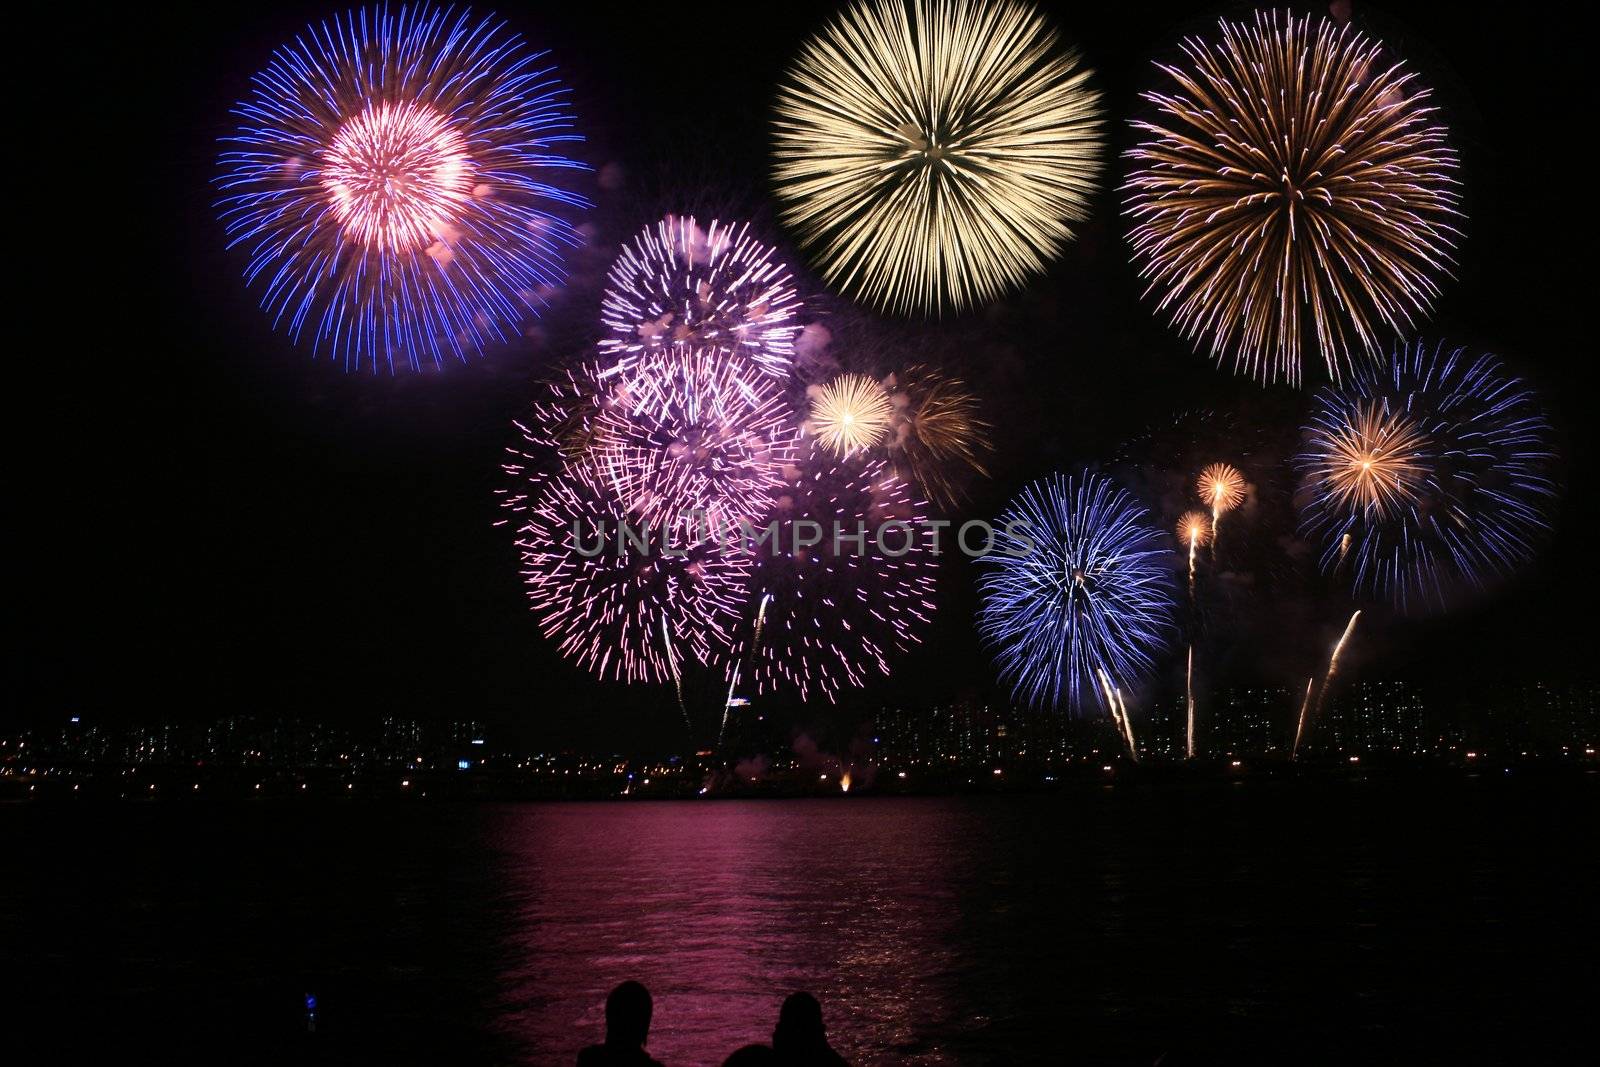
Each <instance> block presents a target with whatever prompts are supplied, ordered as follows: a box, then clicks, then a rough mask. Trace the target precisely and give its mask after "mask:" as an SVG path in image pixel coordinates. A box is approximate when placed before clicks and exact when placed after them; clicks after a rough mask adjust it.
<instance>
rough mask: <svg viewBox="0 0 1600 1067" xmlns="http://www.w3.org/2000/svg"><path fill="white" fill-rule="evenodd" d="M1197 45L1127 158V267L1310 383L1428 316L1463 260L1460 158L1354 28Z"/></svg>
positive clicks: (1238, 357) (1206, 331)
mask: <svg viewBox="0 0 1600 1067" xmlns="http://www.w3.org/2000/svg"><path fill="white" fill-rule="evenodd" d="M1220 25H1221V39H1220V40H1199V39H1193V38H1191V39H1189V40H1186V41H1185V42H1184V44H1183V51H1184V54H1185V62H1183V63H1181V64H1177V65H1174V66H1163V67H1162V68H1161V69H1162V70H1163V71H1164V72H1165V73H1166V74H1167V75H1168V76H1169V77H1170V79H1171V84H1170V85H1169V86H1168V87H1166V88H1165V89H1164V90H1163V91H1160V92H1150V93H1146V94H1144V99H1145V100H1146V101H1148V102H1149V103H1150V104H1152V105H1153V106H1154V108H1155V110H1156V115H1155V116H1154V117H1153V118H1152V119H1151V120H1149V121H1137V122H1135V123H1134V125H1135V126H1136V127H1137V128H1138V129H1139V130H1140V131H1141V132H1142V133H1143V134H1144V135H1146V139H1145V140H1143V141H1142V142H1141V143H1140V144H1138V145H1137V146H1136V147H1135V148H1134V149H1133V150H1132V151H1131V152H1130V153H1129V155H1130V156H1131V157H1132V159H1133V160H1134V161H1135V169H1134V170H1133V172H1132V175H1131V176H1130V178H1129V180H1128V182H1127V184H1126V185H1125V186H1124V187H1123V188H1124V189H1125V190H1126V191H1127V192H1128V194H1129V195H1128V201H1127V212H1128V215H1129V217H1130V218H1131V219H1132V221H1133V224H1134V225H1133V231H1132V236H1131V240H1132V244H1133V250H1134V260H1135V263H1136V264H1137V266H1138V268H1139V272H1140V274H1142V275H1143V276H1144V278H1145V279H1146V281H1147V282H1148V283H1149V287H1148V291H1149V292H1150V293H1152V294H1153V295H1154V297H1155V298H1156V299H1157V300H1158V301H1159V305H1160V307H1161V309H1162V310H1163V311H1164V312H1165V313H1167V314H1169V315H1170V316H1171V317H1172V319H1173V321H1174V323H1175V324H1176V325H1177V327H1178V329H1179V330H1180V332H1182V334H1183V335H1184V336H1185V337H1186V338H1188V339H1189V340H1190V341H1192V342H1194V343H1195V344H1197V345H1201V346H1203V347H1206V348H1209V349H1210V351H1211V353H1212V355H1214V356H1215V357H1216V358H1217V359H1218V360H1219V361H1221V360H1227V359H1231V360H1232V361H1233V363H1234V367H1235V369H1236V370H1237V371H1239V372H1240V373H1243V374H1248V375H1250V376H1252V377H1254V378H1257V379H1260V380H1262V381H1279V380H1282V381H1287V382H1289V383H1290V384H1299V382H1300V381H1301V378H1302V376H1303V373H1304V367H1303V365H1302V351H1303V348H1304V347H1305V346H1306V342H1308V341H1309V342H1311V344H1310V348H1311V350H1312V351H1314V352H1319V353H1321V355H1322V357H1323V360H1324V362H1325V363H1326V364H1327V369H1328V373H1329V375H1330V376H1331V377H1333V378H1335V379H1337V378H1338V377H1339V375H1340V374H1341V372H1343V371H1344V370H1347V369H1349V368H1350V367H1351V366H1353V365H1354V364H1355V363H1356V362H1357V357H1361V358H1363V359H1366V360H1370V359H1372V358H1373V357H1376V356H1377V355H1378V350H1379V347H1380V345H1381V344H1382V343H1383V342H1384V340H1385V339H1386V335H1387V334H1390V333H1394V332H1400V333H1407V332H1410V330H1411V328H1412V327H1413V326H1415V325H1416V323H1417V322H1418V321H1419V320H1421V319H1424V318H1426V317H1427V315H1428V314H1429V312H1430V311H1431V309H1432V306H1433V303H1434V301H1435V300H1436V299H1437V296H1438V292H1439V279H1440V278H1441V276H1444V275H1447V274H1448V273H1449V271H1450V268H1451V265H1452V263H1453V261H1454V249H1455V245H1456V241H1457V239H1458V236H1459V234H1458V231H1457V229H1456V223H1457V222H1458V220H1459V219H1460V217H1461V212H1460V210H1459V204H1460V195H1459V193H1458V192H1457V188H1458V181H1457V178H1456V171H1457V166H1458V164H1457V158H1456V154H1455V152H1454V151H1453V150H1452V149H1451V148H1450V147H1449V146H1448V145H1447V144H1446V140H1445V138H1446V131H1445V130H1444V129H1443V128H1442V127H1441V126H1439V125H1437V124H1436V123H1435V122H1434V121H1433V120H1434V108H1433V107H1431V106H1429V105H1428V103H1427V100H1428V95H1429V94H1428V92H1427V90H1424V89H1418V88H1417V87H1416V86H1414V85H1413V84H1412V83H1413V80H1414V78H1415V75H1414V74H1412V73H1411V72H1409V71H1407V70H1406V68H1405V66H1404V64H1402V63H1399V62H1396V61H1395V60H1394V59H1393V58H1392V57H1389V56H1386V55H1385V54H1384V48H1383V46H1382V45H1381V44H1379V43H1378V42H1376V41H1373V40H1370V39H1368V38H1367V37H1364V36H1363V35H1362V34H1360V33H1359V32H1357V31H1355V30H1352V29H1351V28H1350V27H1349V26H1348V25H1344V26H1339V25H1335V24H1334V23H1332V22H1329V21H1328V20H1326V19H1323V20H1320V21H1318V22H1316V23H1313V22H1312V21H1311V20H1310V19H1309V18H1304V19H1295V18H1293V17H1291V16H1286V15H1281V14H1279V13H1277V12H1272V13H1270V14H1269V13H1265V12H1261V13H1257V15H1256V16H1255V20H1254V22H1253V23H1236V22H1228V21H1226V20H1223V21H1222V22H1221V24H1220Z"/></svg>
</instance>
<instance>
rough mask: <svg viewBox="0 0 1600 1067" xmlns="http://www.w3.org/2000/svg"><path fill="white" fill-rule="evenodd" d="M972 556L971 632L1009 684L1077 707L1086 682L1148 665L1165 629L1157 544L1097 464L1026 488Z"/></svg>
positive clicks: (1167, 612) (1093, 686)
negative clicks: (975, 623)
mask: <svg viewBox="0 0 1600 1067" xmlns="http://www.w3.org/2000/svg"><path fill="white" fill-rule="evenodd" d="M995 526H996V537H995V551H993V552H991V553H989V554H988V555H986V556H984V557H982V558H981V559H980V560H979V563H980V565H981V566H983V567H985V568H986V573H985V574H984V576H983V577H982V579H981V581H980V587H981V589H982V592H983V606H982V608H981V610H980V614H979V631H980V632H981V633H982V635H983V638H984V640H985V641H986V642H987V643H988V644H989V645H990V647H991V648H992V649H993V650H994V651H995V654H996V656H997V658H998V659H999V662H1000V666H1001V672H1002V674H1003V675H1004V676H1005V677H1006V678H1007V679H1008V680H1009V681H1010V682H1011V685H1012V687H1013V690H1014V691H1015V692H1016V694H1017V695H1018V696H1019V697H1021V698H1022V699H1024V700H1025V701H1027V702H1028V703H1030V704H1034V705H1036V706H1058V705H1060V704H1063V703H1065V704H1067V705H1068V706H1070V707H1072V708H1074V709H1081V708H1082V707H1083V706H1084V703H1085V697H1086V696H1089V695H1091V694H1092V695H1093V696H1094V699H1096V700H1099V701H1101V702H1102V706H1104V707H1105V708H1106V709H1107V710H1108V711H1109V710H1111V703H1112V702H1111V700H1110V698H1109V697H1108V696H1107V695H1106V693H1105V692H1104V691H1103V690H1102V689H1101V687H1100V686H1099V685H1097V683H1096V678H1097V675H1098V674H1099V673H1101V672H1104V674H1105V676H1106V677H1107V678H1108V679H1115V680H1116V681H1118V682H1122V683H1126V682H1130V681H1133V680H1135V679H1138V678H1142V677H1144V676H1146V675H1148V674H1149V673H1150V672H1151V671H1152V670H1153V668H1154V666H1155V659H1156V656H1157V655H1158V654H1159V653H1160V652H1161V650H1162V649H1163V648H1164V647H1165V644H1166V640H1167V637H1168V635H1169V632H1170V631H1171V630H1172V628H1173V614H1174V612H1173V607H1174V605H1173V596H1172V592H1173V591H1172V588H1171V579H1170V576H1169V572H1168V560H1169V559H1170V556H1169V555H1168V550H1167V548H1166V546H1165V545H1164V544H1163V543H1162V539H1161V537H1160V535H1158V534H1157V533H1156V531H1155V530H1154V529H1153V528H1151V527H1150V526H1149V525H1148V522H1147V516H1146V514H1145V511H1144V509H1143V508H1141V507H1139V506H1138V505H1137V504H1135V503H1134V501H1133V499H1132V498H1131V497H1130V496H1129V495H1128V494H1127V492H1126V491H1125V490H1123V489H1120V488H1118V487H1116V485H1115V484H1114V483H1112V482H1111V480H1110V479H1108V478H1106V477H1104V476H1102V475H1098V474H1084V475H1081V476H1079V477H1076V478H1068V477H1065V476H1062V475H1056V476H1054V477H1051V478H1047V479H1044V480H1042V481H1038V482H1035V483H1033V484H1032V485H1030V486H1028V487H1027V488H1026V489H1024V490H1023V492H1022V493H1021V494H1020V495H1019V496H1018V497H1016V498H1015V499H1014V500H1012V502H1011V503H1010V504H1009V505H1008V506H1007V507H1006V509H1005V510H1004V512H1002V514H1001V516H1000V518H999V520H998V521H997V522H996V523H995Z"/></svg>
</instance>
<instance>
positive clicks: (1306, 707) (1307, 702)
mask: <svg viewBox="0 0 1600 1067" xmlns="http://www.w3.org/2000/svg"><path fill="white" fill-rule="evenodd" d="M1316 684H1317V680H1316V678H1307V679H1306V695H1305V699H1304V700H1302V701H1301V702H1300V720H1299V722H1297V723H1296V724H1295V728H1294V743H1293V744H1292V745H1290V746H1289V758H1290V759H1294V757H1295V753H1297V752H1299V751H1300V738H1301V737H1302V736H1304V735H1305V731H1306V716H1307V715H1309V714H1310V713H1311V690H1312V687H1313V686H1315V685H1316Z"/></svg>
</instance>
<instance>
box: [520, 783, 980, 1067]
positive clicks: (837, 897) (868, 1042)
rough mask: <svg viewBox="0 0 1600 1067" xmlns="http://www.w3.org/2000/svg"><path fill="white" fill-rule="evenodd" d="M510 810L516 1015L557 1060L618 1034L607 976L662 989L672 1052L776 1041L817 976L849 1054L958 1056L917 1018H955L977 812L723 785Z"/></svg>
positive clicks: (869, 1058) (712, 1057)
mask: <svg viewBox="0 0 1600 1067" xmlns="http://www.w3.org/2000/svg"><path fill="white" fill-rule="evenodd" d="M797 816H799V817H797ZM504 825H505V829H504V831H503V834H502V837H501V839H500V840H498V841H497V842H496V844H497V845H499V846H500V847H501V848H502V849H503V850H504V851H505V853H506V857H505V858H506V868H507V879H508V883H509V884H508V885H507V886H506V887H505V889H506V898H507V900H508V901H509V903H510V905H511V907H512V909H513V912H514V916H515V919H514V921H515V923H516V929H515V930H513V931H512V932H511V934H510V940H511V941H512V955H513V957H514V959H516V961H517V962H516V964H515V965H514V966H513V967H512V968H511V970H510V971H509V973H507V974H505V975H504V976H503V977H502V983H501V985H502V988H503V989H504V991H505V993H504V999H503V1001H502V1003H501V1006H500V1013H499V1025H500V1027H501V1028H503V1029H504V1030H506V1031H507V1032H508V1033H509V1034H510V1035H511V1036H513V1037H515V1038H516V1039H517V1040H519V1041H521V1042H524V1043H525V1044H526V1045H527V1047H528V1048H529V1049H530V1051H532V1052H533V1053H534V1054H536V1055H537V1056H539V1057H541V1061H542V1058H544V1057H549V1058H550V1060H552V1061H556V1062H559V1061H561V1060H563V1059H570V1057H571V1056H572V1055H573V1054H574V1053H575V1052H576V1051H577V1049H578V1048H579V1047H581V1046H582V1045H584V1044H586V1043H588V1042H591V1041H597V1040H599V1039H600V1037H601V1035H602V1033H603V1030H604V1007H603V1006H604V1001H605V996H606V993H607V992H608V991H609V990H610V989H611V988H612V987H613V986H614V985H616V984H617V983H618V982H620V981H623V980H624V979H628V978H633V979H636V980H638V981H641V982H643V983H644V984H645V985H646V986H647V987H648V988H649V989H650V992H651V994H652V995H653V996H654V998H655V1021H654V1023H653V1025H652V1027H651V1031H650V1044H649V1050H650V1052H651V1054H652V1055H654V1056H655V1057H656V1058H657V1059H659V1060H662V1061H663V1062H666V1063H713V1064H715V1063H720V1062H721V1061H722V1058H723V1057H725V1056H726V1055H727V1054H728V1053H730V1052H732V1051H733V1050H734V1049H735V1048H738V1047H739V1046H740V1045H744V1044H748V1043H750V1042H753V1041H767V1040H770V1038H771V1034H772V1026H773V1024H774V1022H776V1020H777V1016H778V1006H779V1004H780V1003H781V1002H782V1000H783V998H784V997H785V996H787V995H788V994H789V993H792V992H794V991H796V990H801V989H804V990H808V991H810V992H812V993H814V994H815V995H816V996H817V997H818V999H820V1000H821V1002H822V1006H823V1013H824V1018H825V1020H826V1022H827V1025H828V1032H829V1038H830V1040H831V1041H832V1043H833V1045H834V1047H835V1048H836V1049H837V1050H838V1051H839V1052H840V1053H841V1054H843V1055H844V1056H845V1057H846V1058H848V1059H852V1060H854V1061H856V1062H862V1063H867V1062H873V1061H874V1060H875V1059H877V1058H878V1057H880V1056H881V1055H883V1054H884V1053H885V1052H887V1051H888V1050H891V1049H893V1050H895V1052H896V1055H897V1058H898V1059H899V1060H900V1062H904V1063H912V1064H937V1063H945V1062H949V1060H948V1058H947V1057H946V1056H945V1055H944V1054H943V1053H941V1051H940V1050H939V1049H938V1048H937V1047H932V1046H930V1045H928V1044H922V1045H918V1043H917V1039H916V1036H915V1035H917V1034H918V1033H919V1032H920V1033H923V1034H926V1033H927V1032H928V1030H929V1028H930V1026H931V1025H933V1024H943V1025H945V1026H948V1025H950V1024H951V1022H952V1021H955V1020H953V1019H952V1013H953V1011H954V1008H953V1006H952V1004H953V998H952V997H951V992H952V989H951V984H950V983H951V982H952V981H953V978H952V975H953V974H954V972H955V971H956V969H957V968H958V966H959V961H958V960H957V959H955V954H954V952H953V950H952V948H951V947H950V946H951V945H952V944H953V943H954V942H955V937H954V932H955V930H956V928H957V927H958V926H959V924H960V915H959V913H958V909H957V904H956V901H955V890H954V889H953V885H955V884H959V878H958V877H957V878H953V877H952V871H951V869H950V857H951V856H953V855H960V854H962V852H963V850H962V849H961V848H960V847H959V839H960V838H961V837H962V836H964V835H966V834H969V833H976V832H979V827H978V826H977V825H976V820H975V819H972V818H970V817H968V818H959V817H958V818H945V819H942V820H939V821H937V822H935V821H931V820H925V819H919V818H916V817H915V811H914V809H912V808H910V807H902V806H900V805H897V804H896V803H894V802H883V801H879V802H868V803H866V804H862V803H859V802H855V801H849V802H845V801H827V800H816V801H781V802H761V801H753V802H739V801H720V802H701V803H646V804H635V805H617V804H603V805H601V804H596V805H580V804H574V805H562V806H552V807H538V808H528V809H524V810H522V811H518V812H513V813H512V814H511V817H510V818H508V820H507V822H506V823H505V824H504ZM572 872H581V877H580V878H576V879H575V878H572V877H570V875H571V874H572ZM973 1022H977V1021H976V1020H973ZM958 1025H959V1023H958Z"/></svg>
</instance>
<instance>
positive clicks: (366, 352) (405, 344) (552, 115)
mask: <svg viewBox="0 0 1600 1067" xmlns="http://www.w3.org/2000/svg"><path fill="white" fill-rule="evenodd" d="M542 64H544V59H543V54H542V53H535V52H532V51H530V50H529V49H528V47H527V45H526V44H525V43H524V42H523V40H522V38H521V37H519V36H517V35H516V34H514V33H511V32H509V31H507V30H506V29H505V25H504V23H502V22H500V21H499V20H498V19H496V18H494V17H484V18H481V19H479V18H474V17H473V16H472V15H471V14H470V13H468V12H466V11H460V12H457V11H456V10H455V9H453V8H444V9H441V8H437V7H433V6H430V5H428V4H426V3H424V4H419V5H417V6H414V7H401V8H399V9H397V10H393V11H391V9H389V8H388V7H386V6H375V7H372V8H370V9H357V10H353V11H350V12H348V13H346V14H344V15H336V16H334V18H332V19H331V20H329V21H326V22H323V23H321V24H320V25H313V26H309V27H307V29H306V31H305V32H304V33H303V34H301V35H300V36H299V37H297V38H296V39H295V41H294V42H293V43H292V44H288V45H285V46H284V47H283V48H281V49H279V50H278V51H277V52H276V53H274V55H273V57H272V60H271V62H270V64H269V65H268V66H267V69H266V70H265V71H263V72H262V73H260V74H258V75H257V76H256V78H255V79H254V81H255V90H254V93H253V95H252V96H251V97H250V99H248V100H246V101H244V102H242V103H240V104H239V105H238V106H237V107H236V108H235V109H234V113H235V114H236V115H237V116H238V117H239V127H238V129H237V130H236V131H235V132H234V133H232V134H231V135H229V136H228V137H225V138H224V139H223V143H224V145H225V146H226V148H225V150H224V151H223V153H222V173H221V175H220V176H219V177H218V179H217V184H218V186H219V187H220V189H221V190H222V193H223V197H222V200H221V201H220V202H219V204H218V207H219V209H220V211H221V213H222V219H223V224H224V226H225V228H226V230H227V234H228V241H229V246H230V247H234V246H241V247H243V248H244V249H245V250H246V251H247V253H248V255H249V264H248V266H247V267H246V270H245V277H246V280H247V281H248V282H249V283H250V284H252V285H255V286H258V287H259V288H260V289H261V299H262V305H263V307H265V308H266V309H267V311H268V312H269V314H271V316H272V318H273V321H274V323H276V324H278V325H281V326H283V327H284V328H285V329H287V330H288V332H289V334H290V336H291V337H292V338H295V339H296V340H298V339H299V338H300V337H302V336H303V335H306V334H309V335H310V337H311V343H312V347H313V351H315V352H322V351H326V352H328V353H330V354H331V355H332V356H333V357H334V358H336V359H339V360H341V361H342V362H343V363H344V365H345V366H346V367H347V368H359V367H361V366H363V365H370V366H371V367H372V368H373V369H374V370H376V369H377V368H378V367H380V366H382V367H387V368H389V369H390V370H393V369H394V368H395V367H396V366H397V365H399V366H409V367H411V368H413V369H415V368H418V367H421V366H422V365H423V364H425V363H431V364H439V363H441V362H443V361H444V359H445V358H446V357H447V356H448V357H454V358H465V357H466V356H467V355H468V354H469V353H472V352H476V351H478V350H480V349H481V348H482V347H483V346H484V345H485V344H486V343H490V342H495V341H503V340H505V339H507V338H510V337H514V336H516V335H517V333H518V331H519V328H520V327H521V325H522V324H523V323H524V322H525V321H526V320H527V319H528V318H529V317H531V316H532V315H533V314H534V313H535V312H536V311H537V309H538V307H539V305H540V303H541V302H542V300H543V298H544V297H543V294H545V293H546V292H547V291H548V290H550V289H551V288H552V287H553V286H555V285H557V284H559V283H560V282H561V280H562V278H563V276H564V275H563V269H562V264H561V261H562V254H563V250H564V249H565V248H566V247H568V246H571V245H574V244H576V242H577V237H576V233H575V231H574V230H573V228H572V226H571V224H570V223H569V222H568V221H566V220H564V219H563V218H562V217H561V216H560V214H558V211H560V210H562V209H574V208H581V207H585V206H587V204H586V202H585V201H584V199H583V197H581V196H579V195H578V194H576V193H573V192H569V191H567V190H564V189H561V188H560V187H558V186H557V185H555V184H552V182H554V181H556V180H557V179H558V177H559V175H561V174H562V173H563V172H564V171H566V170H570V169H572V168H578V167H581V164H578V163H575V162H573V161H571V160H569V159H566V158H565V157H563V156H562V155H561V154H560V153H561V151H562V149H563V147H564V145H565V144H566V143H569V142H573V141H578V140H581V138H579V137H577V136H576V135H574V134H573V133H572V132H571V127H572V119H571V116H570V115H569V114H568V113H567V106H566V103H565V98H566V90H564V89H562V88H561V86H560V84H559V83H558V82H557V81H556V79H555V76H554V73H553V68H551V67H549V66H548V65H542Z"/></svg>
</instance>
